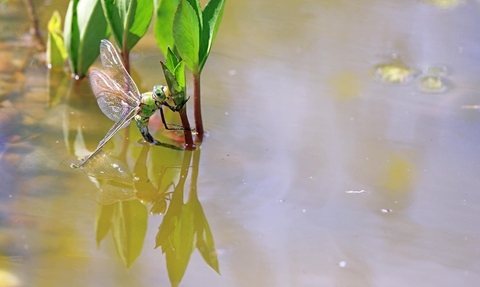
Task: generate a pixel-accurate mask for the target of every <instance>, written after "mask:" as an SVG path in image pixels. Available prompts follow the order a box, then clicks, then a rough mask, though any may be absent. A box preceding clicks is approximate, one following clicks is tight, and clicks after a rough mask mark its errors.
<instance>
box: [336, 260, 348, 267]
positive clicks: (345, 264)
mask: <svg viewBox="0 0 480 287" xmlns="http://www.w3.org/2000/svg"><path fill="white" fill-rule="evenodd" d="M338 266H340V267H342V268H345V267H347V261H340V262H338Z"/></svg>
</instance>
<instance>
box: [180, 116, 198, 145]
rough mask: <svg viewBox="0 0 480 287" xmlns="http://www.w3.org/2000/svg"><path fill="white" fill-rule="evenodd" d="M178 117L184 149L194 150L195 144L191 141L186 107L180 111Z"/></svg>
mask: <svg viewBox="0 0 480 287" xmlns="http://www.w3.org/2000/svg"><path fill="white" fill-rule="evenodd" d="M179 113H180V119H181V120H182V126H183V135H184V137H185V149H186V150H195V144H194V143H193V137H192V130H191V128H190V122H189V121H188V117H187V109H183V110H181V111H180V112H179Z"/></svg>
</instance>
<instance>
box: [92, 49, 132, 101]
mask: <svg viewBox="0 0 480 287" xmlns="http://www.w3.org/2000/svg"><path fill="white" fill-rule="evenodd" d="M100 59H101V60H102V65H103V69H104V72H105V73H106V74H107V75H108V76H110V78H111V79H112V80H113V81H114V82H116V83H118V85H119V86H120V87H122V89H123V91H124V92H125V94H126V96H127V97H129V98H130V99H132V100H135V101H139V100H140V97H141V95H140V92H139V91H138V88H137V85H136V84H135V82H134V81H133V79H132V77H130V75H129V74H128V72H127V71H126V70H125V67H124V66H123V63H122V59H121V58H120V56H119V55H118V53H117V50H116V49H115V47H114V46H113V44H112V43H110V42H109V41H108V40H102V41H101V43H100Z"/></svg>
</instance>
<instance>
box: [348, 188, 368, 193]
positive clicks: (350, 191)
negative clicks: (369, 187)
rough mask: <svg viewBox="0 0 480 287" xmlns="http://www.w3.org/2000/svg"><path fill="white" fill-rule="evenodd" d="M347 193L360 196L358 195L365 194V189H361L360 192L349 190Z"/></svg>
mask: <svg viewBox="0 0 480 287" xmlns="http://www.w3.org/2000/svg"><path fill="white" fill-rule="evenodd" d="M345 193H349V194H352V193H353V194H358V193H365V189H360V190H347V191H345Z"/></svg>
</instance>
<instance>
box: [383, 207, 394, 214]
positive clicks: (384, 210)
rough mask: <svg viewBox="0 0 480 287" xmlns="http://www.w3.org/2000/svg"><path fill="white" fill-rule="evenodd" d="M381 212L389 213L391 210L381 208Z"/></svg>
mask: <svg viewBox="0 0 480 287" xmlns="http://www.w3.org/2000/svg"><path fill="white" fill-rule="evenodd" d="M381 211H382V212H383V213H390V212H393V210H392V209H390V208H382V209H381Z"/></svg>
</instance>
